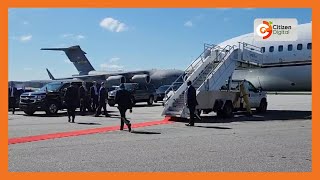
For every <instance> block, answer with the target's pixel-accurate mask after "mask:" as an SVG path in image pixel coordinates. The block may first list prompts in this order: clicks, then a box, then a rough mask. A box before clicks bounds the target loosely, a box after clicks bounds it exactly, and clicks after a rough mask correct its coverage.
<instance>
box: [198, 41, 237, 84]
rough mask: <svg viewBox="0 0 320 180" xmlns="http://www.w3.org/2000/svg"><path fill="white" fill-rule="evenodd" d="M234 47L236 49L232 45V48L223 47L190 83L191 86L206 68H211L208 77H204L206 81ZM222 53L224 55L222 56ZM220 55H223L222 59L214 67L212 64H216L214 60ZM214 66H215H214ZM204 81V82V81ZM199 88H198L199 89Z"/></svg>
mask: <svg viewBox="0 0 320 180" xmlns="http://www.w3.org/2000/svg"><path fill="white" fill-rule="evenodd" d="M235 47H237V46H236V45H233V46H230V45H227V46H226V47H224V48H223V49H222V50H221V51H220V53H219V54H218V55H217V56H216V57H215V59H214V61H213V62H211V63H209V64H208V65H207V66H206V68H205V69H204V70H203V71H202V72H201V73H200V74H199V76H198V77H197V78H196V79H195V80H194V81H193V82H192V84H194V83H195V82H196V81H197V80H198V79H199V78H200V77H201V75H202V74H203V73H204V72H205V71H206V70H207V69H208V68H211V67H212V69H211V70H210V71H209V73H208V75H207V76H206V79H205V80H207V79H208V77H209V76H210V74H211V73H212V72H213V71H214V70H215V69H216V67H217V66H218V65H219V64H220V63H221V62H224V61H225V57H226V56H227V55H228V54H231V53H232V52H233V50H234V49H235ZM223 53H224V54H223ZM220 55H223V57H221V60H220V61H218V62H219V64H218V65H216V64H214V62H216V59H217V58H219V57H220ZM215 65H216V66H215ZM205 80H204V81H205ZM199 88H200V87H199Z"/></svg>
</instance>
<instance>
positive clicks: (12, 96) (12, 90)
mask: <svg viewBox="0 0 320 180" xmlns="http://www.w3.org/2000/svg"><path fill="white" fill-rule="evenodd" d="M8 92H9V95H8V97H9V109H10V108H12V114H14V112H15V108H16V101H17V98H18V90H17V88H16V87H15V86H14V84H13V83H12V82H11V85H10V87H9V91H8Z"/></svg>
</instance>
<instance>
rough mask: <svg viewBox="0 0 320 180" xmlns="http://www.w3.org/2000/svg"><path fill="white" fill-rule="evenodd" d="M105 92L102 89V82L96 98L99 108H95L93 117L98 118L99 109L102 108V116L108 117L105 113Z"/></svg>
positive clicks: (103, 88) (104, 89)
mask: <svg viewBox="0 0 320 180" xmlns="http://www.w3.org/2000/svg"><path fill="white" fill-rule="evenodd" d="M107 94H108V93H107V90H106V88H105V87H104V82H102V83H101V87H100V89H99V97H98V102H99V107H98V108H97V111H96V114H95V116H96V117H98V116H99V115H100V114H101V109H102V108H103V110H104V114H105V116H106V117H108V116H109V114H108V112H107V104H106V98H107Z"/></svg>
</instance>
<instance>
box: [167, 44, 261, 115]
mask: <svg viewBox="0 0 320 180" xmlns="http://www.w3.org/2000/svg"><path fill="white" fill-rule="evenodd" d="M248 53H249V55H248ZM248 57H251V58H248ZM252 57H254V58H252ZM261 58H262V54H261V49H260V48H259V47H255V46H253V45H249V44H246V43H240V42H239V45H238V46H236V45H234V46H229V45H228V46H226V47H224V48H221V47H219V46H215V45H208V44H205V46H204V51H203V52H202V53H201V54H200V56H199V57H198V58H196V60H194V61H193V62H192V63H191V64H190V65H189V67H188V68H187V69H186V70H185V72H184V73H183V74H182V75H181V76H180V77H179V78H177V80H176V81H175V82H173V83H172V85H171V86H170V87H169V88H168V90H167V91H166V92H165V98H166V101H165V103H164V110H163V112H162V115H166V116H173V117H184V118H186V117H188V116H189V110H188V108H187V107H186V105H185V102H186V97H185V90H186V89H187V81H191V82H192V85H193V87H194V88H195V89H196V90H197V94H198V93H199V92H200V91H212V90H219V89H220V88H221V86H223V85H224V84H225V83H226V80H228V79H229V77H231V76H232V73H233V72H234V70H235V69H236V68H237V67H252V66H254V67H257V66H259V62H262V61H261ZM181 82H183V84H182V85H181V86H180V87H179V88H178V89H177V90H176V91H172V89H173V88H172V87H173V86H174V85H175V84H178V83H181Z"/></svg>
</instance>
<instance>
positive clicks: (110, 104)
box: [108, 102, 116, 107]
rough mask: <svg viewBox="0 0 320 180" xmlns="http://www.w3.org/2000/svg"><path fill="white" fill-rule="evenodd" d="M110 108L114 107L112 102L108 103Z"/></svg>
mask: <svg viewBox="0 0 320 180" xmlns="http://www.w3.org/2000/svg"><path fill="white" fill-rule="evenodd" d="M108 104H109V106H110V107H113V106H114V105H116V104H115V103H114V102H108Z"/></svg>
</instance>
